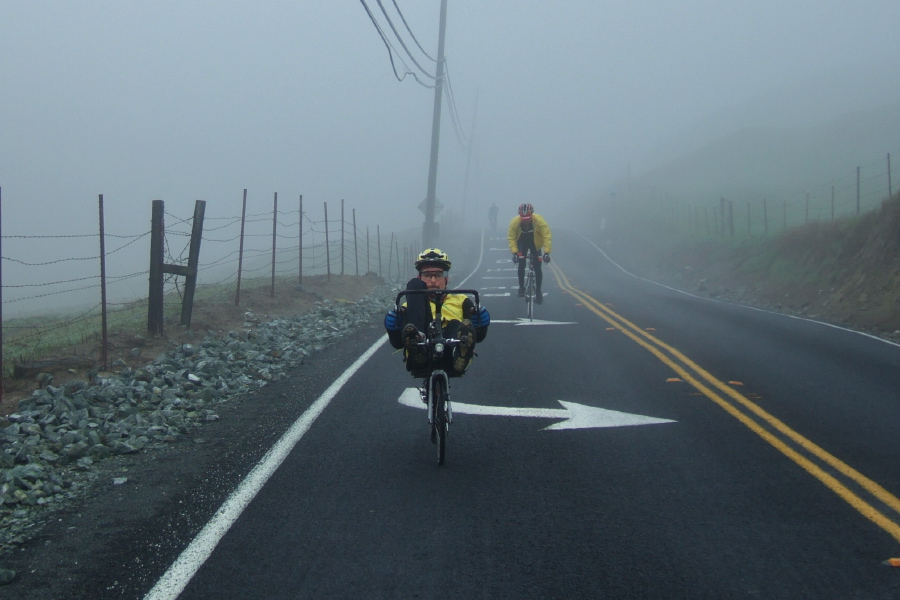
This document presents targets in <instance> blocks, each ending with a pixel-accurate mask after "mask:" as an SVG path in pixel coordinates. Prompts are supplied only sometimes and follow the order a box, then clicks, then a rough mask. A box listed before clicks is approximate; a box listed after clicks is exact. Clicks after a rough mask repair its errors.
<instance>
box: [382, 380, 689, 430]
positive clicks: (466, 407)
mask: <svg viewBox="0 0 900 600" xmlns="http://www.w3.org/2000/svg"><path fill="white" fill-rule="evenodd" d="M398 402H400V404H402V405H404V406H410V407H412V408H422V409H424V408H425V403H424V402H422V396H421V395H420V394H419V390H418V389H417V388H406V390H404V391H403V393H402V394H401V395H400V398H399V399H398ZM558 402H559V403H560V404H562V406H563V408H513V407H508V406H481V405H478V404H463V403H462V402H452V403H451V408H452V409H453V412H455V413H458V414H465V415H486V416H494V417H537V418H541V419H565V420H564V421H560V422H559V423H554V424H553V425H548V426H547V427H544V429H545V430H546V429H591V428H598V427H630V426H632V425H656V424H659V423H676V421H673V420H671V419H657V418H656V417H645V416H643V415H634V414H631V413H624V412H619V411H616V410H607V409H605V408H597V407H594V406H586V405H584V404H577V403H575V402H566V401H565V400H558Z"/></svg>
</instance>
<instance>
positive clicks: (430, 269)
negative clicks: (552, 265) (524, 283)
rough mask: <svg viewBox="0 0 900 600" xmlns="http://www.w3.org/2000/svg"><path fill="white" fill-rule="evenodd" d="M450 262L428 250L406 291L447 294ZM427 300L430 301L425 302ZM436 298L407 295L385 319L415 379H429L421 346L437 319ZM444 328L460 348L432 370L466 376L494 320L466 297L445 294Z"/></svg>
mask: <svg viewBox="0 0 900 600" xmlns="http://www.w3.org/2000/svg"><path fill="white" fill-rule="evenodd" d="M450 264H451V263H450V258H449V257H448V256H447V253H446V252H444V251H442V250H439V249H437V248H429V249H427V250H425V251H424V252H422V253H421V254H419V256H418V259H417V260H416V264H415V266H416V270H417V271H418V272H419V274H418V276H417V277H414V278H413V279H410V280H409V283H407V284H406V289H407V290H426V289H427V290H435V291H438V290H446V289H447V284H448V282H449V281H450V278H449V275H448V272H449V271H450ZM426 296H428V301H427V302H426ZM434 299H435V296H434V295H432V294H423V293H417V294H408V295H407V301H406V303H405V304H404V305H403V306H401V307H400V309H399V310H394V309H392V310H390V311H388V313H387V314H386V315H385V317H384V328H385V329H386V330H387V334H388V340H389V341H390V343H391V346H393V347H394V348H396V349H398V350H399V349H400V348H403V349H404V353H403V354H404V360H405V361H406V369H407V370H408V371H409V372H410V373H412V375H413V376H414V377H421V376H423V375H425V376H427V369H428V368H429V365H428V351H427V349H426V348H425V347H424V346H420V345H419V342H422V341H423V340H424V339H425V336H424V335H423V333H422V332H423V331H426V327H427V323H429V322H430V321H431V320H432V319H433V318H434V315H435V312H434V311H435V304H434ZM441 317H442V319H441V328H442V330H443V333H444V337H446V338H448V339H459V340H460V341H459V344H457V345H456V348H454V349H453V352H448V353H446V354H444V355H443V357H442V358H441V359H440V363H439V364H435V365H432V366H431V368H437V369H443V370H444V371H445V372H446V373H447V375H449V376H451V377H459V376H461V375H462V374H464V373H465V372H466V369H467V368H468V366H469V362H470V361H471V360H472V356H473V355H474V354H475V344H476V343H478V342H481V341H483V340H484V338H485V337H486V336H487V330H488V326H489V325H490V323H491V316H490V314H489V313H488V311H487V309H486V308H485V307H483V306H482V307H481V309H480V310H479V311H477V312H476V310H475V302H473V301H472V299H471V298H469V297H468V296H466V295H465V294H452V293H451V294H446V295H445V296H444V299H443V303H442V305H441Z"/></svg>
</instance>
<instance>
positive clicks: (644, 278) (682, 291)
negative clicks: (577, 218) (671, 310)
mask: <svg viewBox="0 0 900 600" xmlns="http://www.w3.org/2000/svg"><path fill="white" fill-rule="evenodd" d="M578 235H579V236H581V238H582V239H584V241H586V242H587V243H588V244H590V245H591V246H593V247H594V248H596V249H597V251H598V252H599V253H600V254H602V255H603V256H604V258H606V260H608V261H609V262H610V263H612V264H613V265H615V266H616V267H617V268H618V269H619V270H620V271H622V272H623V273H625V274H626V275H629V276H631V277H634V278H635V279H640V280H641V281H646V282H647V283H652V284H653V285H658V286H659V287H663V288H666V289H667V290H672V291H673V292H678V293H679V294H684V295H685V296H690V297H691V298H699V299H700V300H706V301H707V302H718V303H720V304H730V305H731V306H740V307H741V308H746V309H749V310H755V311H757V312H761V313H767V314H770V315H778V316H781V317H787V318H789V319H797V320H798V321H807V322H809V323H818V324H819V325H824V326H826V327H832V328H834V329H840V330H841V331H847V332H849V333H855V334H857V335H862V336H865V337H867V338H872V339H873V340H877V341H879V342H884V343H885V344H890V345H891V346H897V347H898V348H900V344H898V343H897V342H892V341H891V340H886V339H884V338H882V337H878V336H877V335H872V334H871V333H866V332H864V331H856V330H855V329H848V328H847V327H841V326H840V325H835V324H833V323H826V322H825V321H817V320H815V319H810V318H808V317H798V316H796V315H789V314H787V313H780V312H775V311H773V310H766V309H764V308H756V307H755V306H747V305H746V304H737V303H735V302H726V301H724V300H716V299H715V298H706V297H704V296H698V295H697V294H692V293H690V292H685V291H684V290H679V289H678V288H673V287H671V286H668V285H665V284H663V283H659V282H658V281H653V280H652V279H647V278H646V277H641V276H640V275H635V274H634V273H629V272H628V271H626V270H625V268H624V267H622V265H620V264H619V263H617V262H616V261H614V260H613V259H611V258H610V257H609V255H608V254H607V253H606V252H604V251H603V249H602V248H600V246H598V245H597V244H595V243H594V242H592V241H591V240H589V239H588V238H587V237H585V236H584V234H581V233H579V234H578Z"/></svg>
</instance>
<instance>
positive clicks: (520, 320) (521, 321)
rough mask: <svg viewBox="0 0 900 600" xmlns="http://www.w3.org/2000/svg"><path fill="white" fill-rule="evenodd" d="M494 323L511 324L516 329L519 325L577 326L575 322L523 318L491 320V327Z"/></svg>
mask: <svg viewBox="0 0 900 600" xmlns="http://www.w3.org/2000/svg"><path fill="white" fill-rule="evenodd" d="M494 323H506V324H512V325H515V326H516V327H519V326H520V325H577V324H578V322H577V321H541V320H539V319H535V320H534V321H529V320H528V319H527V318H525V317H519V318H518V319H516V320H509V319H491V325H493V324H494Z"/></svg>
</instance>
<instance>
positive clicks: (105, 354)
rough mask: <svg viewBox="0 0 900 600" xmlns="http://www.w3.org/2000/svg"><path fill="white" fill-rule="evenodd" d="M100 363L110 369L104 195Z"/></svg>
mask: <svg viewBox="0 0 900 600" xmlns="http://www.w3.org/2000/svg"><path fill="white" fill-rule="evenodd" d="M100 336H101V342H100V361H101V362H102V363H103V369H104V370H106V369H108V368H109V336H108V335H107V328H106V240H105V234H104V227H103V194H100Z"/></svg>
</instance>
